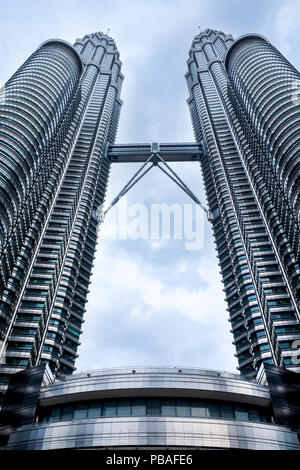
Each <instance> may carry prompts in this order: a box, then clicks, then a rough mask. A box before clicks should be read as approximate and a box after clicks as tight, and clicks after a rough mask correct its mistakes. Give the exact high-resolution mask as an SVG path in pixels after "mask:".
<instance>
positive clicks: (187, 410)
mask: <svg viewBox="0 0 300 470" xmlns="http://www.w3.org/2000/svg"><path fill="white" fill-rule="evenodd" d="M176 415H177V416H191V407H190V403H189V402H188V401H187V400H181V401H177V402H176Z"/></svg>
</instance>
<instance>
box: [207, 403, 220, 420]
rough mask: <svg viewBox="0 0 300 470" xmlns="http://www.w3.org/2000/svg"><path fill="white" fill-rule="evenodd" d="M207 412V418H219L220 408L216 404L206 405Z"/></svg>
mask: <svg viewBox="0 0 300 470" xmlns="http://www.w3.org/2000/svg"><path fill="white" fill-rule="evenodd" d="M207 412H208V417H209V418H220V408H219V405H218V404H217V403H208V406H207Z"/></svg>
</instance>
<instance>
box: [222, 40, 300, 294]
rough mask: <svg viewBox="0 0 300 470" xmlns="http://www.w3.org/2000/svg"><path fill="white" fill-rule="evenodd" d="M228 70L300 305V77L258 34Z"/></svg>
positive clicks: (243, 44) (239, 44)
mask: <svg viewBox="0 0 300 470" xmlns="http://www.w3.org/2000/svg"><path fill="white" fill-rule="evenodd" d="M225 66H226V70H227V73H228V78H229V81H230V86H229V88H228V90H229V93H228V94H229V98H230V100H231V103H232V106H233V109H234V113H235V115H236V117H237V118H238V121H239V123H240V124H241V128H242V132H239V135H238V138H239V141H240V145H241V146H243V148H244V153H243V158H244V162H245V165H246V166H247V169H248V172H249V176H250V178H251V182H252V184H253V186H254V187H255V190H256V193H257V196H258V198H259V200H260V203H261V207H262V209H263V212H264V215H265V217H266V220H267V223H268V226H269V229H270V231H271V232H272V236H273V239H274V243H276V245H277V249H278V252H279V254H280V257H281V260H282V264H283V267H284V268H285V273H286V276H287V277H288V278H289V282H290V285H291V287H292V289H293V291H294V294H295V297H296V298H297V300H298V301H299V298H300V293H299V290H300V278H299V272H298V268H299V261H300V260H299V253H300V252H299V243H300V232H299V216H300V123H299V112H300V74H299V72H298V71H297V70H295V68H294V67H293V66H292V65H291V64H290V63H289V62H288V61H287V60H286V59H285V58H284V57H283V56H282V55H281V54H280V52H279V51H278V50H277V49H276V48H275V47H274V46H272V45H271V44H270V43H269V42H268V41H267V40H266V39H265V38H263V37H261V36H258V35H254V34H251V35H246V36H242V37H241V38H239V39H238V40H237V41H235V42H234V44H233V45H232V46H231V47H230V50H229V51H228V54H227V56H226V63H225Z"/></svg>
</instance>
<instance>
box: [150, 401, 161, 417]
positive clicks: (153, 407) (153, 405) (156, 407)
mask: <svg viewBox="0 0 300 470" xmlns="http://www.w3.org/2000/svg"><path fill="white" fill-rule="evenodd" d="M160 414H161V410H160V400H148V402H147V415H160Z"/></svg>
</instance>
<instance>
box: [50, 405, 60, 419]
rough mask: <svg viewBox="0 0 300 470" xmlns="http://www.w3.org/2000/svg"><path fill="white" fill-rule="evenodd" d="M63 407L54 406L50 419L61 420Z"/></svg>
mask: <svg viewBox="0 0 300 470" xmlns="http://www.w3.org/2000/svg"><path fill="white" fill-rule="evenodd" d="M60 413H61V408H60V407H59V408H52V410H51V411H50V414H49V421H50V422H51V421H59V419H60Z"/></svg>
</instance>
